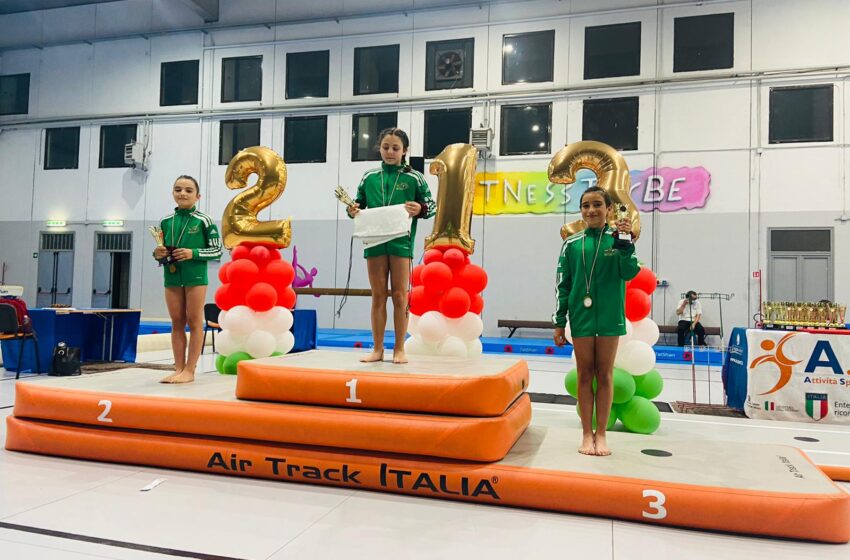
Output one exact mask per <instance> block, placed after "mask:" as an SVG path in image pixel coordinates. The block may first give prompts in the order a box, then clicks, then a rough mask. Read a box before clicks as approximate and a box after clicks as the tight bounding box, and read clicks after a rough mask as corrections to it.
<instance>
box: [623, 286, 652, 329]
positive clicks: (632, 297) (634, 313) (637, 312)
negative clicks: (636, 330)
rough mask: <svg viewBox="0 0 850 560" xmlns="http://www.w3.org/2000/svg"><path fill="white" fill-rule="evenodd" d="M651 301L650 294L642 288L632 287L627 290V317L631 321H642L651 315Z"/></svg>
mask: <svg viewBox="0 0 850 560" xmlns="http://www.w3.org/2000/svg"><path fill="white" fill-rule="evenodd" d="M650 307H651V302H650V299H649V294H647V293H646V292H644V291H642V290H637V289H635V288H631V289H629V290H626V318H627V319H628V320H629V321H631V322H633V323H634V322H635V321H640V320H642V319H645V318H646V317H647V316H648V315H649V310H650Z"/></svg>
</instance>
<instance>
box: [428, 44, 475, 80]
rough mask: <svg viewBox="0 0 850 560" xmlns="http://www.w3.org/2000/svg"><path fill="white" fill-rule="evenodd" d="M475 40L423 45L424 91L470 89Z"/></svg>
mask: <svg viewBox="0 0 850 560" xmlns="http://www.w3.org/2000/svg"><path fill="white" fill-rule="evenodd" d="M474 62H475V39H454V40H451V41H429V42H428V43H426V44H425V89H426V90H427V91H432V90H437V89H457V88H471V87H472V77H473V66H474Z"/></svg>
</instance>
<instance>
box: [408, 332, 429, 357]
mask: <svg viewBox="0 0 850 560" xmlns="http://www.w3.org/2000/svg"><path fill="white" fill-rule="evenodd" d="M426 344H427V343H426V342H425V341H423V340H422V338H421V337H419V336H418V335H413V336H411V337H410V338H408V339H407V340H405V341H404V351H405V352H407V353H408V354H411V355H425V354H431V349H430V348H429V347H428V346H426Z"/></svg>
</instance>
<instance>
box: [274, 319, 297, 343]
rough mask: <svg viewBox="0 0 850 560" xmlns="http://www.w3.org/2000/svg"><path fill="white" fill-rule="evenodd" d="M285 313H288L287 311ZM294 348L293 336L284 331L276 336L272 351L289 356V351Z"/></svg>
mask: <svg viewBox="0 0 850 560" xmlns="http://www.w3.org/2000/svg"><path fill="white" fill-rule="evenodd" d="M287 311H289V310H288V309H287ZM294 346H295V335H294V334H292V332H290V331H288V330H287V331H284V332H282V333H280V334H278V335H277V339H276V344H275V348H274V351H275V352H280V353H282V354H289V351H290V350H292V348H293V347H294Z"/></svg>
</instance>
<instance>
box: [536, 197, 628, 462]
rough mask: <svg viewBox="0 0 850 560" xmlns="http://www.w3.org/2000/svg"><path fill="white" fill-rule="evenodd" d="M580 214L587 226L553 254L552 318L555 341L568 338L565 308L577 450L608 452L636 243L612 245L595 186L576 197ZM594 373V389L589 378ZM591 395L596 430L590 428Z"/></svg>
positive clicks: (604, 203)
mask: <svg viewBox="0 0 850 560" xmlns="http://www.w3.org/2000/svg"><path fill="white" fill-rule="evenodd" d="M580 206H581V217H582V219H584V221H585V223H586V224H587V228H586V229H585V230H584V231H582V232H579V233H576V234H575V235H572V236H570V237H568V238H567V239H566V240H565V241H564V245H563V247H562V248H561V256H560V258H559V259H558V274H557V292H558V302H557V307H556V309H555V313H554V315H553V316H552V323H553V324H554V325H555V336H554V339H555V344H556V345H557V346H563V345H564V344H566V343H567V339H566V336H565V331H564V327H565V326H566V324H567V314H569V317H570V330H571V334H572V339H573V347H574V348H573V353H574V356H575V362H576V368H577V369H578V402H579V411H580V413H581V428H582V442H581V447H579V450H578V451H579V453H583V454H585V455H610V454H611V451H610V450H609V449H608V441H607V438H606V427H607V426H608V418H609V417H610V414H611V403H612V399H613V397H614V388H613V368H614V356H615V355H616V354H617V342H618V341H619V337H620V336H622V335H624V334H626V316H625V306H624V304H625V293H626V280H631V279H632V278H634V277H635V276H636V275H637V273H638V271H639V270H640V265H639V264H638V261H637V259H636V258H635V246H634V244H633V243H628V244H627V246H626V247H625V248H622V249H617V248H615V247H614V236H613V235H612V234H613V230H612V228H610V227H609V226H608V224H607V221H608V212H609V211H610V210H611V197H610V196H609V195H608V193H607V192H606V191H605V190H603V189H601V188H599V187H590V188H589V189H587V190H586V191H585V192H584V194H582V195H581V199H580ZM617 230H618V231H620V232H626V233H630V232H631V230H632V224H631V221H630V220H628V219H624V220H620V221H618V222H617ZM594 379H596V384H597V388H596V395H595V398H594V394H593V380H594ZM594 401H595V408H596V426H597V427H596V433H595V434H594V432H593V416H594V415H593V412H594V406H593V405H594Z"/></svg>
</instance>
